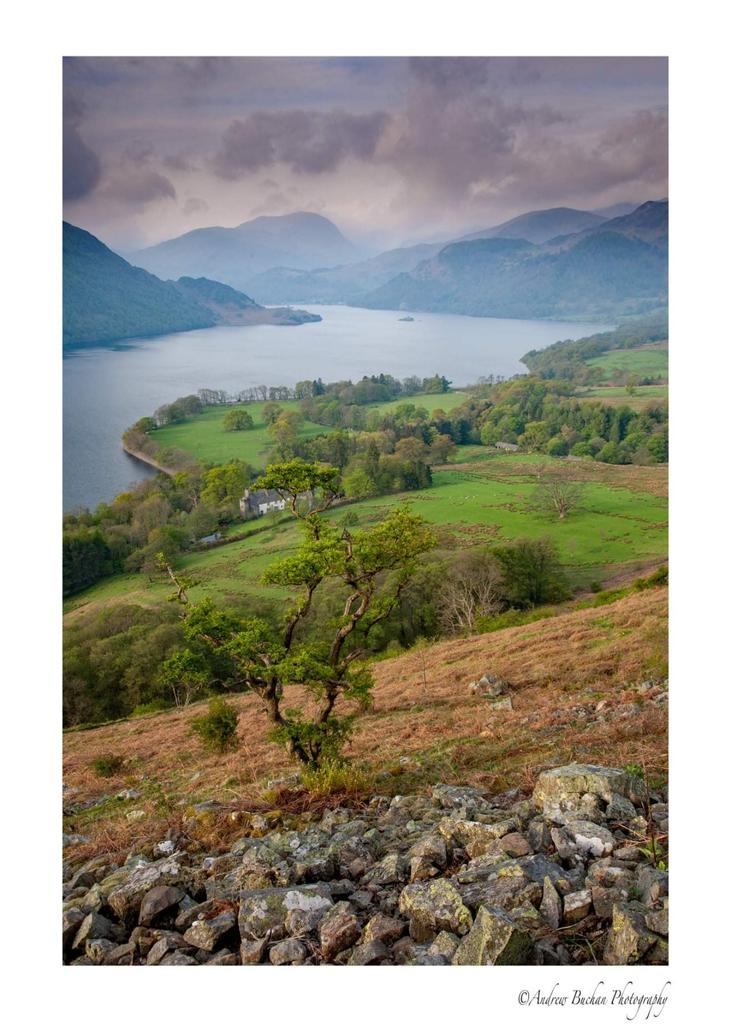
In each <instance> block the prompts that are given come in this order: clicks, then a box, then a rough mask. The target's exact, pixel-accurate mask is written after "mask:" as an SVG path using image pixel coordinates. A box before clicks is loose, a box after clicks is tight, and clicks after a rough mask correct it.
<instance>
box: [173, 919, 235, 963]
mask: <svg viewBox="0 0 731 1024" xmlns="http://www.w3.org/2000/svg"><path fill="white" fill-rule="evenodd" d="M235 927H236V915H235V914H234V912H233V910H224V911H223V913H222V914H216V916H215V917H208V918H206V917H203V918H199V919H198V920H197V921H194V922H193V924H192V925H191V926H190V928H188V930H187V931H186V933H185V935H184V936H183V938H184V939H185V941H186V942H187V943H188V944H189V945H191V946H195V947H196V949H205V950H206V951H207V952H209V953H212V952H213V950H214V949H215V948H216V946H220V945H221V943H222V942H223V940H224V938H225V937H226V936H227V935H228V934H229V932H231V931H232V930H233V929H234V928H235Z"/></svg>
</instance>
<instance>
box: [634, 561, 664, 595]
mask: <svg viewBox="0 0 731 1024" xmlns="http://www.w3.org/2000/svg"><path fill="white" fill-rule="evenodd" d="M667 585H668V567H667V565H660V566H658V568H657V569H655V571H654V572H652V573H650V575H649V576H645V577H644V578H643V579H639V580H635V584H634V586H635V589H636V590H648V589H649V588H650V587H666V586H667Z"/></svg>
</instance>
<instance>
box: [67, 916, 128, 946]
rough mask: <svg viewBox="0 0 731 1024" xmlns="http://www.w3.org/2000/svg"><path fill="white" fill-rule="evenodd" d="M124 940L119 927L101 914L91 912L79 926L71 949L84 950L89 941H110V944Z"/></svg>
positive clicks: (122, 932)
mask: <svg viewBox="0 0 731 1024" xmlns="http://www.w3.org/2000/svg"><path fill="white" fill-rule="evenodd" d="M125 938H126V936H125V934H124V931H123V930H122V929H121V928H120V926H119V925H117V924H115V923H114V922H113V921H110V920H109V919H108V918H106V917H104V916H103V914H97V913H95V912H92V913H91V914H87V915H86V917H85V918H84V920H83V921H82V922H81V924H80V925H79V927H78V929H77V931H76V935H75V936H74V941H73V948H74V949H84V950H85V946H86V943H87V940H89V939H111V941H112V942H121V941H123V940H124V939H125Z"/></svg>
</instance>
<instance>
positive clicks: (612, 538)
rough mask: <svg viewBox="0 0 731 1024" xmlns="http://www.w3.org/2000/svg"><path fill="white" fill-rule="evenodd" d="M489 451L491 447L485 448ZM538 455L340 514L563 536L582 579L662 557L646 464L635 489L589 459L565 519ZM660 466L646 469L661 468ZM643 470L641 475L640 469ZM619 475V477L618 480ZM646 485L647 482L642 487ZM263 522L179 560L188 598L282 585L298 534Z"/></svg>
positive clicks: (147, 587) (97, 598)
mask: <svg viewBox="0 0 731 1024" xmlns="http://www.w3.org/2000/svg"><path fill="white" fill-rule="evenodd" d="M483 452H484V449H483ZM538 461H542V460H541V459H540V458H539V457H537V456H530V455H519V456H517V455H512V456H502V455H500V456H497V455H493V456H492V457H489V458H484V459H482V460H476V461H474V462H470V463H469V464H468V465H466V466H465V467H464V468H462V469H458V468H450V469H443V470H438V471H436V472H435V473H434V486H433V487H432V488H430V489H428V490H425V491H417V492H409V493H406V494H398V495H389V496H386V497H379V498H372V499H369V500H367V501H363V502H358V503H357V504H353V505H348V506H347V507H341V508H338V509H334V510H332V511H331V512H330V513H328V516H329V518H331V519H333V520H335V521H337V520H339V519H340V518H341V517H342V516H344V515H346V514H348V513H350V514H351V515H352V514H353V513H355V514H356V515H357V517H358V523H357V524H356V526H355V528H356V529H357V528H358V526H366V525H368V524H369V523H372V522H374V521H376V520H377V519H379V518H381V516H382V515H384V514H385V512H386V511H387V509H388V508H389V507H391V506H393V505H396V504H399V503H401V502H405V501H408V502H410V503H411V504H412V506H413V508H414V510H415V511H417V512H419V513H420V514H421V515H423V516H424V518H425V519H426V520H427V521H428V522H430V523H433V524H434V525H435V526H437V527H439V528H440V534H441V543H440V547H443V548H444V549H453V548H459V547H467V546H472V545H475V544H481V545H485V544H494V543H500V542H503V541H508V540H512V539H514V538H517V537H532V538H535V537H541V536H549V537H551V538H553V540H554V541H555V542H556V544H557V546H558V548H559V551H560V553H561V557H562V560H563V561H564V563H565V564H566V566H567V569H568V571H569V575H570V578H571V580H572V582H573V583H574V584H575V585H579V584H586V583H588V582H590V581H592V580H601V579H606V578H607V577H608V576H610V575H611V574H612V573H613V572H615V571H616V570H617V567H618V566H622V565H633V564H637V563H641V562H647V561H651V560H653V559H659V558H662V557H664V556H665V554H666V551H667V502H666V499H665V498H664V497H661V496H659V495H657V494H653V493H651V488H648V489H643V487H642V477H641V476H640V474H641V473H642V472H643V467H630V468H629V469H630V471H631V472H632V482H633V484H634V486H632V489H630V487H629V486H627V479H628V478H627V472H628V469H627V467H620V466H616V467H615V466H608V465H607V466H605V465H601V466H597V464H595V463H587V464H584V463H582V464H581V466H582V467H583V472H586V473H587V474H592V477H591V479H588V481H587V483H586V485H585V490H584V493H583V496H582V500H581V505H580V507H578V508H576V509H575V510H574V511H572V512H571V513H570V514H569V516H568V517H567V518H566V519H565V520H564V521H563V522H560V521H558V520H557V519H555V518H552V517H551V516H548V515H546V514H545V513H543V512H540V511H537V510H536V509H534V508H533V507H532V493H533V490H534V487H535V483H534V480H533V477H532V475H531V467H532V465H534V464H535V463H536V462H538ZM659 469H660V467H648V472H653V473H656V472H657V470H659ZM635 471H636V472H635ZM613 481H616V483H613ZM637 484H639V485H640V486H637ZM261 525H262V524H261V522H257V523H254V524H252V525H250V526H249V525H248V524H247V527H240V528H237V530H236V532H237V534H238V533H242V534H244V535H245V536H244V538H243V539H242V540H240V541H236V542H234V543H231V544H227V545H224V546H222V547H219V548H215V549H212V550H210V551H202V552H196V553H193V554H189V555H186V556H184V557H182V558H180V559H179V560H178V564H179V567H180V569H181V570H182V571H184V572H185V573H186V574H189V575H191V576H192V577H194V578H195V579H196V580H197V581H198V585H197V586H196V587H195V588H194V589H193V590H192V591H191V599H192V600H194V601H195V600H199V599H200V597H203V596H206V595H209V596H213V597H215V598H216V599H217V600H226V599H227V598H233V597H236V596H237V595H241V594H254V595H257V596H260V597H264V596H265V595H266V596H269V597H271V598H273V599H276V598H277V597H281V596H282V595H283V593H284V591H281V590H277V589H275V588H272V587H268V586H267V587H264V586H262V585H261V584H260V583H259V582H258V580H259V577H260V575H261V573H262V571H263V570H264V568H265V567H266V566H267V565H268V564H269V562H270V561H271V560H272V559H273V558H276V557H279V556H280V555H282V554H284V553H285V552H287V551H289V550H291V549H292V548H293V547H294V546H295V545H296V544H297V541H298V532H297V528H296V525H295V524H294V523H292V522H291V521H290V520H289V519H284V520H282V521H281V522H280V523H278V524H276V525H273V526H272V527H271V528H270V529H266V530H264V531H262V532H258V533H256V534H254V535H253V536H246V534H248V533H250V532H251V530H253V529H256V528H257V527H260V526H261ZM168 594H169V588H168V587H167V586H166V585H165V584H163V583H162V582H160V583H158V582H151V581H150V580H149V579H148V577H147V576H146V575H144V574H142V573H139V574H132V575H126V576H116V577H113V578H110V579H109V580H106V581H101V582H100V583H98V584H96V586H94V587H91V588H89V589H88V590H86V591H84V592H83V593H82V594H78V595H76V596H75V597H73V598H69V599H68V601H67V602H66V605H65V609H66V611H67V612H68V611H73V610H74V609H78V608H83V607H84V606H86V605H90V604H91V605H95V606H98V605H99V604H104V603H109V602H115V601H119V600H125V601H134V602H137V603H140V604H154V603H158V602H161V601H163V600H165V599H166V598H167V596H168Z"/></svg>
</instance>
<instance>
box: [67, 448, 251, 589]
mask: <svg viewBox="0 0 731 1024" xmlns="http://www.w3.org/2000/svg"><path fill="white" fill-rule="evenodd" d="M253 478H254V472H253V470H252V468H251V466H249V465H248V463H245V462H242V461H240V460H234V461H232V462H228V463H226V464H224V465H222V466H213V467H211V468H210V469H203V468H202V467H200V466H196V468H194V469H191V470H187V471H182V472H178V473H176V474H175V475H174V476H167V475H164V474H159V475H158V476H157V477H155V478H153V479H151V480H144V481H142V482H141V483H139V484H138V485H137V486H136V487H135V488H134V490H131V491H125V492H123V493H122V494H118V495H117V497H116V498H114V500H113V501H111V502H109V503H102V504H100V505H98V506H97V508H96V509H95V510H94V511H93V512H90V511H88V510H84V511H81V512H74V513H69V514H67V515H66V516H64V520H63V590H64V594H65V595H68V594H73V593H76V592H77V591H78V590H82V589H83V588H84V587H88V586H90V585H91V584H92V583H95V582H96V581H97V580H99V579H101V578H102V577H103V576H108V575H110V574H112V573H116V572H134V571H136V570H139V569H141V570H144V571H147V572H150V571H153V570H154V567H155V558H156V556H157V554H158V553H160V552H162V553H164V554H165V555H166V556H167V557H173V556H174V555H175V554H177V553H178V552H180V551H182V550H184V549H185V548H187V547H190V546H191V544H194V543H195V542H196V541H198V540H199V539H200V538H201V537H205V536H207V535H208V534H210V533H213V532H214V531H215V530H217V529H218V528H219V527H221V526H225V525H227V524H228V523H230V522H232V521H233V520H234V519H235V518H236V517H237V516H238V514H239V507H238V503H239V498H240V497H241V495H242V494H243V492H244V489H245V488H246V487H248V486H249V484H250V483H251V482H252V480H253Z"/></svg>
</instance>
